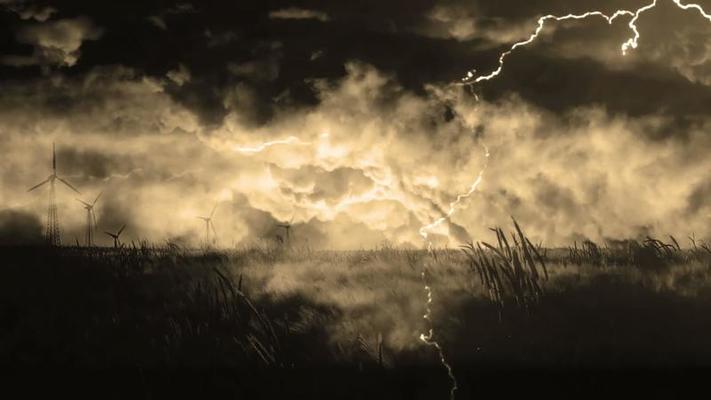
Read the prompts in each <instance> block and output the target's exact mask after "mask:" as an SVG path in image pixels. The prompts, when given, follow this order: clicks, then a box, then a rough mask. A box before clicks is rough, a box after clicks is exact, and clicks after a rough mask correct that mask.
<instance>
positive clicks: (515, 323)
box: [0, 230, 711, 399]
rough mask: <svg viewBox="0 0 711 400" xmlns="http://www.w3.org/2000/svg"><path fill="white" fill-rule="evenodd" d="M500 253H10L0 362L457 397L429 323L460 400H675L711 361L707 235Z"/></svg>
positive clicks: (169, 389)
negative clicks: (602, 399) (571, 399)
mask: <svg viewBox="0 0 711 400" xmlns="http://www.w3.org/2000/svg"><path fill="white" fill-rule="evenodd" d="M490 243H491V244H485V243H479V244H472V245H470V246H469V247H466V248H463V249H452V250H435V251H433V252H426V251H415V250H399V249H392V248H381V249H376V250H370V251H352V252H328V251H311V250H309V249H296V248H287V247H283V248H271V247H269V248H255V249H243V250H232V251H211V250H191V249H182V248H177V247H173V248H151V247H148V246H143V247H126V248H122V249H95V248H76V247H64V248H34V247H7V248H3V249H2V250H1V251H2V254H3V260H4V262H3V263H2V264H3V265H2V268H1V270H2V273H1V274H0V363H1V364H2V366H3V367H5V369H6V370H7V371H9V372H10V374H9V375H6V377H7V376H13V374H17V378H18V382H19V381H24V379H26V378H30V380H34V378H32V377H36V376H50V377H53V378H54V379H53V380H52V379H50V380H51V381H53V382H54V384H55V385H58V386H55V387H56V388H58V389H57V390H60V389H61V388H64V389H66V390H69V391H71V392H72V393H76V392H77V391H79V392H81V391H82V390H83V391H86V393H85V394H91V393H94V392H93V391H92V390H93V389H92V388H96V387H100V388H101V389H100V390H102V391H103V393H104V394H105V395H103V396H102V397H108V398H156V397H159V398H161V397H169V396H172V395H187V394H191V395H196V396H205V395H208V396H215V397H216V396H218V395H219V396H227V397H228V398H284V397H294V396H296V397H297V398H301V397H304V398H354V399H355V398H364V399H365V398H388V399H398V398H403V399H405V398H423V399H424V398H428V399H430V398H448V396H449V390H450V387H451V382H450V380H449V378H448V376H447V373H446V370H445V368H444V366H443V365H442V364H441V363H440V360H439V358H438V355H437V352H436V351H435V349H434V348H433V347H431V346H427V345H426V344H425V343H423V342H422V341H421V340H420V339H419V337H420V334H422V333H425V332H427V330H428V329H429V328H430V327H432V328H434V336H433V338H434V339H435V340H436V341H437V342H438V343H439V344H440V345H441V347H442V349H443V352H444V355H445V358H446V360H447V361H448V363H449V364H450V365H451V366H452V368H453V371H454V374H455V376H456V378H457V382H458V390H457V393H456V394H457V398H473V397H477V396H479V395H484V394H486V395H491V394H495V395H511V394H531V393H532V392H535V391H543V392H545V393H548V394H550V395H561V396H569V395H570V394H572V393H591V391H593V392H594V391H597V390H600V391H602V392H601V393H607V392H606V390H608V391H609V392H614V391H613V389H611V388H612V386H609V385H612V384H613V383H624V385H625V387H626V389H627V390H628V391H629V392H630V393H633V394H639V393H641V392H643V391H644V390H649V391H650V392H654V393H660V390H666V389H668V390H669V391H670V392H669V393H671V394H674V393H678V390H679V389H680V387H679V385H681V384H683V385H685V386H684V388H688V387H690V386H689V385H690V384H691V383H694V382H697V383H698V382H700V381H697V380H696V379H697V376H699V375H698V374H701V373H705V371H706V368H708V367H709V366H711V251H710V250H709V248H708V246H706V245H704V244H703V243H694V244H693V245H691V244H690V245H689V246H688V247H689V248H687V247H686V246H684V247H683V246H681V245H679V244H678V242H677V241H676V240H675V239H673V238H669V239H668V240H667V241H660V240H656V239H651V238H649V239H647V240H645V241H625V242H616V243H615V244H614V245H613V244H609V245H607V246H598V245H596V244H594V243H591V242H586V243H583V244H575V245H574V246H573V247H571V248H568V249H545V248H544V247H542V246H539V245H533V244H532V243H531V242H530V241H528V239H526V238H525V236H524V234H523V233H522V232H521V231H517V230H514V232H513V233H511V234H508V235H507V234H505V233H504V232H503V231H501V230H497V231H496V232H492V237H491V241H490ZM423 271H424V272H425V273H424V275H423V273H422V272H423ZM423 279H424V282H423ZM425 283H426V284H427V285H428V286H429V287H430V288H431V291H432V296H433V299H432V306H431V308H432V309H431V318H430V321H431V323H430V322H428V321H426V320H425V319H423V315H424V314H425V313H426V299H427V298H426V291H425V289H424V284H425ZM430 325H431V326H430ZM87 376H88V377H90V378H87ZM58 377H61V379H60V378H58ZM119 377H120V378H119ZM38 380H39V378H38ZM41 381H45V379H44V378H43V379H41ZM680 382H683V383H680ZM662 386H663V387H662ZM41 388H42V387H41V386H40V387H38V389H41ZM605 388H607V389H605ZM665 388H666V389H665ZM615 390H617V389H615ZM614 393H617V392H614Z"/></svg>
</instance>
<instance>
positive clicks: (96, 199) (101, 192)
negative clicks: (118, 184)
mask: <svg viewBox="0 0 711 400" xmlns="http://www.w3.org/2000/svg"><path fill="white" fill-rule="evenodd" d="M102 194H104V191H103V190H102V191H100V192H99V195H98V196H96V198H95V199H94V202H93V203H91V205H92V206H93V205H94V204H96V202H97V201H99V197H101V195H102Z"/></svg>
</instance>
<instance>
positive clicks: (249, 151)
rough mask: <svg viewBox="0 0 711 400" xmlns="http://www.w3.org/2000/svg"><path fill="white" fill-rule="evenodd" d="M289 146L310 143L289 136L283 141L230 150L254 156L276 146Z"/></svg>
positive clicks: (242, 146) (239, 146)
mask: <svg viewBox="0 0 711 400" xmlns="http://www.w3.org/2000/svg"><path fill="white" fill-rule="evenodd" d="M289 144H299V145H308V144H310V142H304V141H302V140H301V139H299V138H297V137H296V136H289V137H287V138H285V139H279V140H272V141H269V142H264V143H260V144H257V145H252V146H244V145H237V144H235V145H233V146H232V150H233V151H236V152H239V153H245V154H256V153H261V152H263V151H264V150H266V149H268V148H270V147H273V146H277V145H289Z"/></svg>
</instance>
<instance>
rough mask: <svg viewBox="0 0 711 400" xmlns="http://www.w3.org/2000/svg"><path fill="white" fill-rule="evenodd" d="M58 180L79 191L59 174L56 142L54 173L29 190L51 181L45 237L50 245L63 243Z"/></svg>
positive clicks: (53, 155) (53, 159)
mask: <svg viewBox="0 0 711 400" xmlns="http://www.w3.org/2000/svg"><path fill="white" fill-rule="evenodd" d="M57 180H58V181H60V182H62V183H63V184H65V185H66V186H67V187H68V188H69V189H72V190H73V191H75V192H76V193H79V191H78V190H77V189H76V188H75V187H74V186H72V185H71V184H70V183H69V182H67V181H65V180H64V179H62V178H61V177H60V176H59V175H57V152H56V151H55V146H54V143H52V174H51V175H50V176H48V177H47V179H45V180H44V181H42V182H40V183H38V184H36V185H35V186H32V187H31V188H30V189H29V190H27V191H28V192H31V191H33V190H35V189H37V188H39V187H40V186H42V185H44V184H45V183H49V207H48V208H47V230H46V231H45V238H46V239H47V243H48V244H49V245H50V246H60V245H61V244H62V238H61V233H60V228H59V214H58V213H57V202H56V197H55V190H54V182H55V181H57ZM79 194H81V193H79Z"/></svg>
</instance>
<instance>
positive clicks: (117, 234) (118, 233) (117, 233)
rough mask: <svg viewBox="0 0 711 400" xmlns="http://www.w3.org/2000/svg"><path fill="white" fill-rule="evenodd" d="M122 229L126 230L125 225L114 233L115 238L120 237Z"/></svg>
mask: <svg viewBox="0 0 711 400" xmlns="http://www.w3.org/2000/svg"><path fill="white" fill-rule="evenodd" d="M124 229H126V224H123V226H122V227H121V229H119V231H118V232H116V236H121V232H123V230H124Z"/></svg>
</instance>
